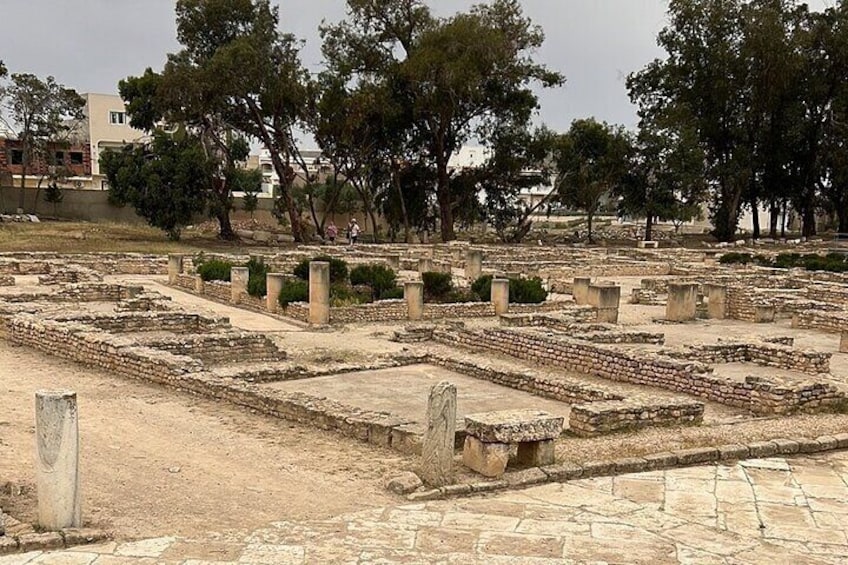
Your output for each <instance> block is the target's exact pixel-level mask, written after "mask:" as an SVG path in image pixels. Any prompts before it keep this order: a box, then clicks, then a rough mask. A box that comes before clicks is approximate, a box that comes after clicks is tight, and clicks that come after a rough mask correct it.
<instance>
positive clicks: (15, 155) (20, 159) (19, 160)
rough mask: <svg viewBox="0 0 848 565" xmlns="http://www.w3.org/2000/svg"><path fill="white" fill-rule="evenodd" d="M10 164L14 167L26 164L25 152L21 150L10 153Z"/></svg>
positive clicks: (13, 150)
mask: <svg viewBox="0 0 848 565" xmlns="http://www.w3.org/2000/svg"><path fill="white" fill-rule="evenodd" d="M9 163H10V164H12V165H23V164H24V152H23V150H21V149H12V150H10V151H9Z"/></svg>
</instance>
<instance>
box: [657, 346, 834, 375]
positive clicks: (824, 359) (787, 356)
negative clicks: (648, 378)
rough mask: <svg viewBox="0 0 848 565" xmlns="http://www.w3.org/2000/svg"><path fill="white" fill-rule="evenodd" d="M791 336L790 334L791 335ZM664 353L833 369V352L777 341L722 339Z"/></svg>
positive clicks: (712, 360)
mask: <svg viewBox="0 0 848 565" xmlns="http://www.w3.org/2000/svg"><path fill="white" fill-rule="evenodd" d="M790 339H791V338H790ZM663 354H665V355H668V356H670V357H675V358H678V359H690V360H693V361H699V362H701V363H710V364H715V363H756V364H757V365H760V366H763V367H776V368H778V369H786V370H789V371H798V372H801V373H806V374H811V375H816V374H819V373H829V372H830V358H831V356H832V354H831V353H823V352H819V351H800V350H797V349H793V348H792V347H791V346H787V345H780V344H778V343H774V344H771V345H767V344H765V343H762V344H757V343H719V344H710V345H693V346H689V347H686V348H684V349H678V350H665V351H663Z"/></svg>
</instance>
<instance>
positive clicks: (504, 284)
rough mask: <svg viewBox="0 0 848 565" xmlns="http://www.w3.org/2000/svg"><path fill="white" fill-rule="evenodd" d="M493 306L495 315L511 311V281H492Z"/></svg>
mask: <svg viewBox="0 0 848 565" xmlns="http://www.w3.org/2000/svg"><path fill="white" fill-rule="evenodd" d="M492 304H493V305H494V306H495V315H498V316H499V315H501V314H506V313H507V312H508V311H509V279H492Z"/></svg>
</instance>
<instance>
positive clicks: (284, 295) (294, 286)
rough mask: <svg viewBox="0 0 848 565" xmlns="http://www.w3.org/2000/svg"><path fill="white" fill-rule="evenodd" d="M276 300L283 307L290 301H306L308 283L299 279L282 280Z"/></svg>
mask: <svg viewBox="0 0 848 565" xmlns="http://www.w3.org/2000/svg"><path fill="white" fill-rule="evenodd" d="M277 301H278V302H279V303H280V306H281V307H283V308H287V307H288V305H289V304H291V303H292V302H308V301H309V283H308V282H306V281H302V280H300V279H286V280H284V281H283V286H282V288H281V289H280V295H279V297H277Z"/></svg>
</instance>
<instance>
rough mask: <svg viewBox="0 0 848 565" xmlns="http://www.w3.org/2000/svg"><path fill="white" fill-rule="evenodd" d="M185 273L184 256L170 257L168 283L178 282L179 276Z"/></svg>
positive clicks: (173, 255) (174, 255)
mask: <svg viewBox="0 0 848 565" xmlns="http://www.w3.org/2000/svg"><path fill="white" fill-rule="evenodd" d="M182 272H183V255H176V254H172V255H168V283H169V284H174V283H175V282H177V275H179V274H180V273H182Z"/></svg>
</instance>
